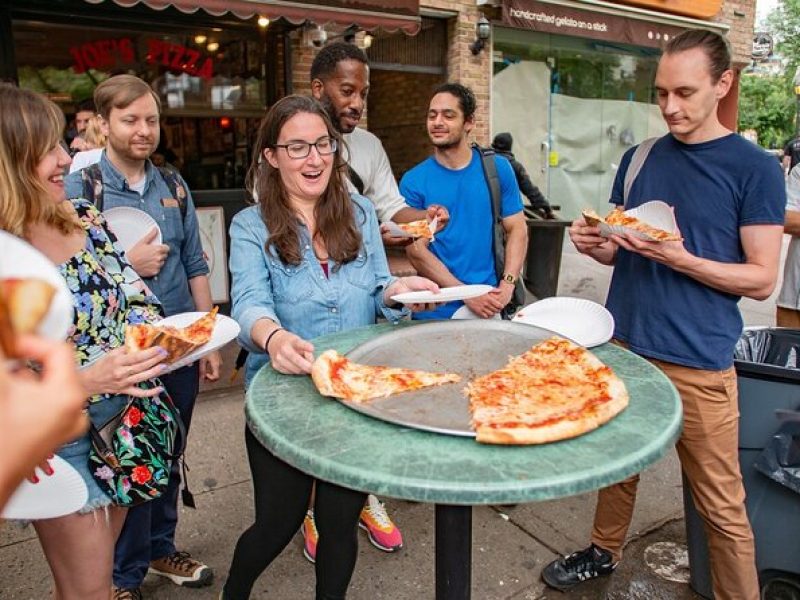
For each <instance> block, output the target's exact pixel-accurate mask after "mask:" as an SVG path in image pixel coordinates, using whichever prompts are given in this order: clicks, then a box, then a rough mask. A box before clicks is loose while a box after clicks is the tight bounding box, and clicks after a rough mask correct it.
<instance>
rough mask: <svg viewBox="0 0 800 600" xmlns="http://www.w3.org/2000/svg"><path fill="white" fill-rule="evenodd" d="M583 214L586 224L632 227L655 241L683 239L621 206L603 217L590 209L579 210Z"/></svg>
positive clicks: (677, 240) (678, 240)
mask: <svg viewBox="0 0 800 600" xmlns="http://www.w3.org/2000/svg"><path fill="white" fill-rule="evenodd" d="M581 214H582V216H583V220H584V221H586V224H587V225H591V226H593V227H596V226H597V225H599V224H600V223H605V224H606V225H612V226H613V225H618V226H621V227H626V228H628V229H632V230H634V231H638V232H639V233H643V234H645V235H646V236H648V237H649V238H650V239H651V240H653V241H657V242H680V241H683V238H682V237H681V236H680V235H678V234H676V233H673V232H671V231H666V230H664V229H659V228H658V227H654V226H652V225H649V224H648V223H645V222H644V221H642V220H641V219H637V218H636V217H632V216H631V215H629V214H626V213H625V211H624V210H622V207H619V206H618V207H616V208H615V209H614V210H612V211H611V212H610V213H608V214H607V215H606V216H605V217H601V216H600V215H598V214H597V213H596V212H595V211H593V210H591V209H585V210H583V211H582V212H581Z"/></svg>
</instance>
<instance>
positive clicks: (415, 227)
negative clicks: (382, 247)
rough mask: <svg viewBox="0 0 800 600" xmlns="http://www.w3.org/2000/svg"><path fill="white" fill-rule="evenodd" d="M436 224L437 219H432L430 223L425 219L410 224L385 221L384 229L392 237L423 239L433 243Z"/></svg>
mask: <svg viewBox="0 0 800 600" xmlns="http://www.w3.org/2000/svg"><path fill="white" fill-rule="evenodd" d="M438 222H439V219H438V217H436V218H434V219H433V221H431V222H430V223H429V222H428V220H427V219H421V220H419V221H411V222H410V223H395V222H394V221H387V222H386V228H387V229H388V231H389V233H390V234H391V235H392V236H393V237H404V238H414V239H417V238H424V239H426V240H431V241H433V234H434V233H435V232H436V227H437V225H438Z"/></svg>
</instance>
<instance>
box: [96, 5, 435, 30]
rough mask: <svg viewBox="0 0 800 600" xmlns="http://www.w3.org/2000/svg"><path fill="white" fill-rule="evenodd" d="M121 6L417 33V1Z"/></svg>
mask: <svg viewBox="0 0 800 600" xmlns="http://www.w3.org/2000/svg"><path fill="white" fill-rule="evenodd" d="M104 1H105V0H86V2H89V3H90V4H101V3H102V2H104ZM113 2H115V3H116V4H118V5H120V6H125V7H130V6H135V5H136V4H139V3H141V4H144V5H146V6H149V7H150V8H153V9H155V10H163V9H165V8H168V7H170V6H171V7H174V8H177V9H178V10H180V11H181V12H185V13H194V12H197V11H198V10H200V9H202V10H204V11H206V12H207V13H209V14H212V15H215V16H220V15H224V14H226V13H231V14H234V15H236V16H237V17H239V18H240V19H249V18H251V17H252V16H254V15H262V16H265V17H267V18H269V19H280V18H283V19H286V20H287V21H289V22H291V23H294V24H297V25H299V24H300V23H303V22H304V21H307V20H308V21H313V22H314V23H316V24H317V25H325V24H327V23H336V24H338V25H344V26H350V25H357V26H359V27H361V28H362V29H367V30H372V29H378V28H381V29H386V30H388V31H395V30H397V29H402V30H403V31H405V32H406V33H408V34H411V35H414V34H416V33H417V32H418V31H419V29H420V17H419V0H324V1H323V0H307V1H306V2H285V1H283V0H113Z"/></svg>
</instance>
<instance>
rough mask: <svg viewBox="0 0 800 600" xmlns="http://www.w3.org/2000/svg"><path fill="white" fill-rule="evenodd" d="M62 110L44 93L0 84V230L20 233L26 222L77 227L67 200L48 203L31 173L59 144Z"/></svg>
mask: <svg viewBox="0 0 800 600" xmlns="http://www.w3.org/2000/svg"><path fill="white" fill-rule="evenodd" d="M63 130H64V114H63V113H62V112H61V110H60V109H59V108H58V107H57V106H56V105H55V104H53V103H52V102H51V101H50V100H48V99H47V98H45V97H44V96H42V95H40V94H37V93H35V92H31V91H29V90H22V89H19V88H17V87H14V86H13V85H10V84H7V83H0V229H4V230H5V231H8V232H9V233H13V234H14V235H17V236H20V237H25V234H26V228H27V226H28V225H29V224H31V223H47V224H49V225H53V226H54V227H56V228H57V229H58V230H59V231H61V232H63V233H65V234H68V233H72V232H73V231H77V230H78V229H80V223H78V221H77V216H76V214H75V211H74V209H73V208H72V204H71V203H69V202H61V203H59V204H53V200H52V198H51V197H50V193H49V192H48V190H47V188H46V187H45V186H44V184H43V183H42V182H41V180H40V179H39V174H38V173H37V172H36V168H37V167H38V165H39V163H40V162H41V160H42V159H43V158H44V156H45V154H47V153H48V152H50V150H52V149H53V148H54V147H55V145H56V144H58V143H60V142H61V133H62V132H63Z"/></svg>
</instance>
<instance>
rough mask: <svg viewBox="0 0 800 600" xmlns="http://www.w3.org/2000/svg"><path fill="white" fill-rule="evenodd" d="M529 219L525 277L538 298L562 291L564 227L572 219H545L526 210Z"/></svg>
mask: <svg viewBox="0 0 800 600" xmlns="http://www.w3.org/2000/svg"><path fill="white" fill-rule="evenodd" d="M525 215H526V217H527V222H528V254H527V256H526V257H525V270H524V271H523V275H522V280H523V282H524V283H525V287H526V288H527V289H528V291H529V292H530V293H531V294H533V295H534V296H536V298H537V299H538V300H541V299H542V298H549V297H551V296H555V295H556V293H557V292H558V272H559V270H560V269H561V248H562V247H563V245H564V230H565V229H566V228H567V227H569V226H570V224H571V222H570V221H562V220H560V219H553V220H545V219H540V218H538V217H536V216H535V215H533V214H532V213H531V212H530V211H529V210H526V211H525Z"/></svg>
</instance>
